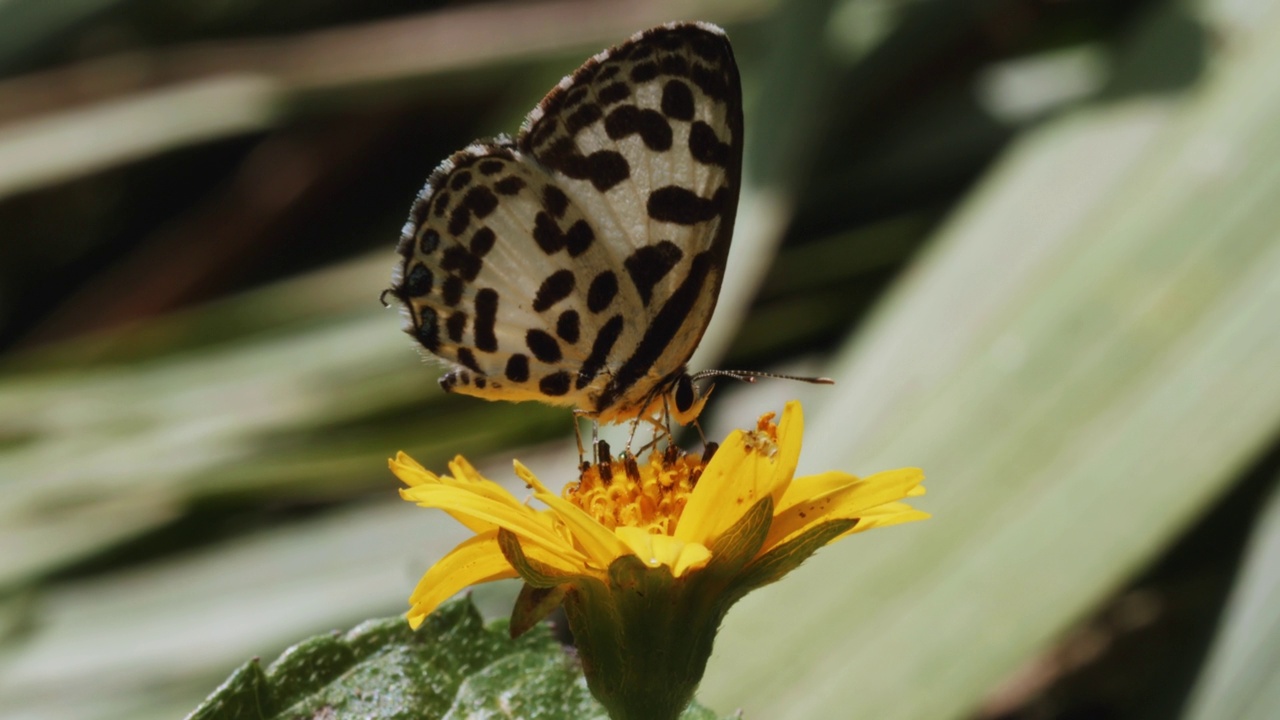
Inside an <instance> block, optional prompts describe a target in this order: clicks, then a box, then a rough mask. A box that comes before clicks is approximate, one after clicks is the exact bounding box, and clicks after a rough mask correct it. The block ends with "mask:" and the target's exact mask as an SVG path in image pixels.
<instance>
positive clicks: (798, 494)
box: [761, 468, 924, 552]
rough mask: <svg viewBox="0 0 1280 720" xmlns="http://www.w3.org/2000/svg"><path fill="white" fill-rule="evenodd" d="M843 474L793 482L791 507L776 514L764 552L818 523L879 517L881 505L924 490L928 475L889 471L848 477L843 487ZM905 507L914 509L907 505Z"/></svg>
mask: <svg viewBox="0 0 1280 720" xmlns="http://www.w3.org/2000/svg"><path fill="white" fill-rule="evenodd" d="M840 475H841V474H839V473H823V474H821V475H814V476H809V477H805V478H800V479H798V480H796V481H795V482H794V483H792V488H791V490H790V492H788V493H787V495H786V496H785V497H784V503H785V502H790V503H791V504H790V505H788V506H787V507H785V508H783V509H782V511H781V512H778V513H776V514H775V515H774V518H773V524H772V525H770V526H769V535H768V537H767V538H765V541H764V547H763V548H761V552H767V551H768V550H769V549H770V548H773V547H776V546H777V545H779V544H781V543H784V542H786V541H787V540H788V539H789V538H791V537H793V536H795V535H797V534H798V533H800V532H802V531H803V530H804V529H806V528H808V527H811V526H813V525H815V524H817V523H823V522H827V521H828V520H840V519H852V518H862V517H866V516H873V515H877V512H876V510H877V508H878V507H879V506H884V505H886V504H889V503H896V502H897V501H898V500H901V499H902V498H904V497H908V496H910V495H911V494H912V493H913V491H915V490H916V489H917V488H919V489H920V490H923V488H920V483H921V482H922V481H923V480H924V473H923V472H922V471H921V470H920V469H919V468H903V469H901V470H889V471H886V472H881V473H876V474H875V475H872V476H870V477H868V478H865V479H861V480H860V479H858V478H855V477H854V476H852V475H847V476H845V478H848V479H851V480H852V481H851V482H848V483H847V484H843V485H842V484H841V480H842V478H841V477H840ZM806 495H807V497H806ZM903 507H906V508H908V509H910V506H907V505H903ZM912 512H914V510H912ZM880 514H884V513H880ZM862 524H863V523H862V522H861V521H860V522H859V523H858V525H856V526H854V528H853V529H854V530H857V531H859V532H860V531H862V530H865V529H867V528H863V527H860V526H861V525H862ZM846 534H847V533H846Z"/></svg>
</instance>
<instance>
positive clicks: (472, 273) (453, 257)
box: [440, 245, 484, 282]
mask: <svg viewBox="0 0 1280 720" xmlns="http://www.w3.org/2000/svg"><path fill="white" fill-rule="evenodd" d="M483 266H484V261H482V260H481V259H480V258H478V257H476V256H475V255H473V254H471V251H470V250H467V249H466V248H464V247H462V246H461V245H454V246H452V247H450V248H449V249H447V250H445V251H444V256H443V257H442V258H441V259H440V267H441V268H442V269H444V270H447V271H449V272H453V273H457V274H458V275H459V276H461V277H462V279H464V280H466V281H468V282H470V281H472V280H475V279H476V276H477V275H479V274H480V268H481V267H483Z"/></svg>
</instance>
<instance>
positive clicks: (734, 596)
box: [390, 402, 928, 719]
mask: <svg viewBox="0 0 1280 720" xmlns="http://www.w3.org/2000/svg"><path fill="white" fill-rule="evenodd" d="M803 427H804V420H803V416H802V411H801V408H800V404H799V403H796V402H792V403H788V404H787V406H786V408H785V410H784V411H783V415H782V421H781V422H780V423H777V424H775V423H774V422H773V414H772V413H770V414H768V415H765V416H763V417H761V418H760V420H759V423H758V424H757V427H756V429H755V430H751V431H740V430H736V431H734V432H732V433H730V434H729V436H728V437H727V438H726V439H725V441H724V442H723V443H722V444H721V445H720V446H719V447H718V448H716V447H715V446H710V447H708V451H707V452H706V453H705V454H704V456H703V457H696V456H693V455H688V454H685V453H683V452H681V451H679V450H678V449H676V448H668V449H667V450H666V451H665V452H660V451H654V452H653V453H652V454H651V455H650V456H649V457H648V459H647V460H646V461H644V462H637V461H636V459H634V458H631V457H623V458H620V459H607V460H602V462H601V463H600V464H597V465H591V466H588V467H587V468H586V469H585V470H584V471H583V472H582V474H581V476H580V477H579V479H578V481H577V482H573V483H570V484H568V485H567V486H566V487H565V489H564V492H563V493H562V494H561V495H557V494H555V493H553V492H551V491H550V490H549V489H547V487H546V486H544V485H543V484H542V483H541V482H540V481H539V480H538V479H537V478H536V477H534V475H533V474H532V473H531V472H530V471H529V470H528V469H527V468H526V467H524V466H523V465H521V464H520V462H519V461H516V463H515V471H516V474H517V475H518V476H519V477H520V478H521V479H523V480H524V481H525V482H526V483H527V484H528V485H529V487H530V488H531V490H532V492H533V497H534V498H535V499H536V500H538V501H539V502H540V503H542V504H543V505H545V506H546V509H544V510H537V509H534V508H533V507H530V506H529V505H526V504H524V503H523V502H521V501H520V500H518V499H516V498H515V497H514V496H512V495H511V494H510V493H508V492H507V491H506V490H504V489H503V488H502V487H501V486H499V485H497V484H496V483H493V482H491V481H489V480H486V479H485V478H483V477H481V476H480V474H479V473H477V472H476V470H475V468H473V467H472V466H471V465H470V464H469V463H467V461H466V460H464V459H462V458H461V457H458V458H455V459H454V461H453V462H451V463H450V464H449V470H450V472H451V473H452V475H444V476H441V475H436V474H434V473H431V472H430V471H428V470H426V469H424V468H423V467H422V466H421V465H419V464H418V463H416V462H414V461H413V460H412V459H411V458H409V457H408V456H407V455H405V454H404V453H400V454H398V455H397V456H396V458H395V459H394V460H391V461H390V465H391V470H392V472H394V473H395V474H396V476H397V477H399V478H400V479H401V480H402V481H404V482H405V484H407V485H408V486H409V487H408V488H406V489H403V490H401V495H402V496H403V497H404V499H406V500H408V501H410V502H414V503H417V504H419V505H421V506H423V507H432V508H439V509H441V510H444V511H445V512H447V513H449V514H450V515H452V516H453V517H454V518H455V519H457V520H458V521H459V522H461V523H463V524H464V525H466V526H467V527H468V528H469V529H471V530H472V531H473V532H474V533H475V536H474V537H472V538H471V539H469V540H467V541H465V542H463V543H462V544H461V545H459V546H458V547H456V548H454V550H453V551H452V552H450V553H449V554H448V555H446V556H445V557H444V558H443V559H442V560H440V562H438V563H436V565H435V566H434V567H432V568H431V569H430V570H428V571H427V574H426V575H425V576H424V577H423V578H422V580H421V582H419V584H418V587H417V589H416V590H414V592H413V595H412V596H411V597H410V599H409V602H410V605H411V609H410V610H409V613H408V619H409V622H410V624H411V625H412V626H413V627H417V626H418V625H419V624H421V623H422V621H423V620H424V619H425V618H426V616H427V615H428V614H429V613H430V612H431V611H432V610H434V609H435V608H436V607H437V606H438V605H439V604H440V603H441V602H443V601H444V600H446V599H448V598H449V597H450V596H452V595H453V594H455V593H456V592H458V591H459V590H462V589H464V588H466V587H469V586H471V585H476V584H478V583H483V582H489V581H492V580H498V579H502V578H512V577H521V578H522V579H523V580H524V581H525V583H526V584H525V589H524V591H523V592H522V593H521V596H520V599H519V600H518V601H517V604H516V608H515V611H514V613H513V618H512V632H513V634H515V633H519V632H522V631H523V630H525V629H527V628H528V627H530V626H531V625H532V624H533V623H536V622H537V621H538V620H540V619H541V618H542V617H544V616H545V615H546V613H548V612H550V611H551V610H552V609H554V608H555V607H556V606H557V605H559V604H561V603H563V604H564V605H565V611H566V613H567V615H568V618H569V624H570V629H571V630H572V631H573V633H574V638H575V643H576V644H577V646H578V650H579V653H580V656H581V658H582V661H583V666H584V670H585V672H586V674H587V680H588V684H589V686H590V688H591V690H592V692H593V693H594V694H595V695H596V697H597V698H598V699H600V701H601V702H602V703H603V704H604V705H605V707H606V708H608V710H609V711H610V714H611V715H612V717H614V718H615V719H616V718H666V717H675V716H676V714H678V713H679V712H680V710H681V709H683V707H684V706H685V704H687V703H688V701H689V699H691V698H692V695H693V690H694V689H695V688H696V686H697V683H698V681H699V680H701V678H702V672H703V670H704V668H705V666H706V660H707V657H708V656H709V655H710V652H711V643H712V641H713V639H714V636H715V631H716V629H717V628H718V627H719V625H720V620H721V619H722V618H723V616H724V613H725V612H726V611H727V610H728V608H729V606H730V605H732V604H733V603H734V602H736V601H737V600H738V599H740V598H741V597H742V596H743V595H745V594H746V593H748V592H750V591H751V590H753V589H755V588H757V587H760V586H761V585H765V584H768V583H771V582H774V581H775V580H778V579H779V578H781V577H782V576H783V575H785V574H786V573H788V572H790V571H791V570H793V569H795V568H796V567H797V566H799V565H800V563H801V562H803V561H804V560H805V559H806V558H808V557H809V556H810V555H812V554H813V552H815V551H816V550H817V549H818V548H820V547H822V546H823V545H826V544H828V543H830V542H834V541H835V540H838V539H840V538H842V537H845V536H847V535H850V534H853V533H857V532H862V531H864V530H870V529H871V528H874V527H882V526H886V525H894V524H897V523H902V522H909V521H912V520H920V519H923V518H926V517H928V515H927V514H926V513H923V512H921V511H919V510H915V509H914V508H912V507H911V506H909V505H907V504H905V503H902V502H900V500H902V499H903V498H907V497H914V496H917V495H923V494H924V487H923V486H921V484H920V483H921V482H922V481H923V479H924V474H923V473H922V472H921V471H920V470H919V469H916V468H904V469H900V470H890V471H887V472H881V473H877V474H875V475H872V476H870V477H867V478H858V477H855V476H853V475H850V474H848V473H844V472H839V471H830V472H825V473H820V474H817V475H809V476H805V477H800V478H795V477H794V474H795V470H796V464H797V462H798V460H799V457H800V436H801V434H802V432H803ZM605 454H606V455H607V451H606V452H605Z"/></svg>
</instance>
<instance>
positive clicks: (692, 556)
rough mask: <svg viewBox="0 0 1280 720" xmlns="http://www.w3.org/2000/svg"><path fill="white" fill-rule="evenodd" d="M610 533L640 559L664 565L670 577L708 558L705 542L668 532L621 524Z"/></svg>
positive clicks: (700, 563) (691, 568) (709, 554)
mask: <svg viewBox="0 0 1280 720" xmlns="http://www.w3.org/2000/svg"><path fill="white" fill-rule="evenodd" d="M614 532H615V533H617V535H618V538H619V539H620V540H622V542H624V543H626V544H627V547H628V548H630V549H631V552H632V553H634V554H635V556H636V557H638V558H640V560H641V562H643V563H644V564H645V565H648V566H649V567H652V568H656V567H660V566H662V565H666V566H667V567H668V568H670V569H671V575H672V577H680V576H681V575H684V574H685V573H686V572H688V571H689V570H696V569H698V568H701V567H704V566H706V564H707V562H708V561H709V560H710V559H711V551H710V550H708V549H707V547H706V546H705V545H698V544H696V543H687V542H684V541H682V540H679V539H677V538H674V537H671V536H670V535H660V534H655V533H651V532H648V531H646V530H644V529H643V528H637V527H625V526H624V527H618V528H615V529H614Z"/></svg>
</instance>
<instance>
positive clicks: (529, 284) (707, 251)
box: [393, 24, 742, 420]
mask: <svg viewBox="0 0 1280 720" xmlns="http://www.w3.org/2000/svg"><path fill="white" fill-rule="evenodd" d="M741 154H742V108H741V92H740V88H739V80H738V74H737V68H736V66H735V64H734V61H733V56H732V52H731V50H730V48H729V44H728V41H727V39H726V38H725V37H724V35H723V33H722V32H720V31H719V29H718V28H714V27H713V26H708V25H704V24H672V25H668V26H663V27H660V28H654V29H652V30H648V31H645V32H642V33H639V34H637V35H636V36H634V37H632V38H631V40H629V41H627V42H626V43H623V44H622V45H619V46H618V47H615V48H612V49H610V50H606V51H604V52H602V53H600V54H599V55H597V56H596V57H594V58H592V59H590V60H588V61H587V62H586V64H584V65H583V66H582V67H581V68H579V69H578V70H577V71H576V72H575V73H574V74H573V75H572V76H570V77H567V78H565V79H564V80H563V81H562V82H561V83H560V84H559V85H558V86H557V87H556V88H555V89H554V90H553V91H552V92H551V93H550V94H549V95H548V96H547V97H546V98H545V99H544V100H543V101H542V102H541V103H540V104H539V106H538V107H537V108H536V109H535V110H534V111H533V112H532V113H531V114H530V115H529V117H528V119H527V120H526V122H525V124H524V127H523V128H522V129H521V131H520V134H519V135H518V136H517V138H516V139H515V141H514V142H510V141H506V140H504V139H499V140H498V141H494V142H492V143H479V144H477V145H473V146H471V147H470V148H467V149H466V150H464V151H462V152H461V153H458V154H456V155H455V156H454V157H453V158H451V159H450V160H449V161H447V162H446V163H444V164H443V165H442V166H441V167H440V168H438V169H437V170H436V172H435V173H434V174H433V175H432V178H431V180H430V182H429V183H428V185H427V187H426V188H425V189H424V190H423V193H422V194H421V196H420V198H419V201H418V203H417V205H416V206H415V208H414V212H413V215H412V217H411V218H410V222H409V223H408V224H407V225H406V228H405V232H404V234H403V235H402V238H401V246H400V250H401V254H402V255H403V256H404V261H403V263H402V265H401V268H400V270H399V273H398V277H397V279H396V282H395V285H394V288H393V290H394V291H395V294H396V296H397V297H399V298H400V299H401V300H402V301H403V302H404V304H405V307H406V309H407V314H408V318H407V323H406V330H407V331H409V332H410V333H411V334H413V335H414V336H415V337H416V338H417V339H418V340H419V342H421V343H422V344H423V346H424V347H426V349H428V350H430V351H431V352H433V353H435V354H436V355H439V356H440V357H442V358H444V359H446V360H449V361H451V362H453V363H455V364H456V365H458V366H460V367H459V368H457V369H455V371H453V372H451V373H449V374H448V375H447V376H446V377H445V378H444V379H443V380H442V383H443V384H444V385H445V388H446V389H448V390H452V391H456V392H464V393H467V394H471V395H478V396H480V397H485V398H488V399H495V400H496V399H503V400H530V399H532V400H541V401H543V402H549V403H553V404H563V405H571V406H574V407H577V408H580V409H581V410H583V411H585V412H587V413H589V414H592V415H595V416H597V417H599V418H601V419H604V420H611V419H619V418H624V417H630V416H634V415H635V414H637V413H638V412H641V411H643V410H644V409H645V404H646V403H647V402H648V401H649V400H651V399H652V396H653V394H654V392H655V391H656V390H661V389H663V388H664V387H665V386H667V385H669V384H670V383H671V382H673V381H674V378H675V377H677V376H679V375H680V374H682V373H683V372H684V364H685V363H686V362H687V361H688V358H689V356H690V355H691V354H692V353H693V350H694V349H695V348H696V346H697V343H698V341H699V340H700V338H701V336H702V334H703V332H704V331H705V330H706V326H707V323H708V322H709V320H710V317H711V313H712V311H713V310H714V308H715V303H716V297H717V295H718V293H719V287H720V282H721V279H722V276H723V271H724V264H725V260H726V257H727V254H728V251H729V243H730V240H731V236H732V230H733V219H734V213H735V211H736V206H737V197H738V190H739V184H740V179H741Z"/></svg>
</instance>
